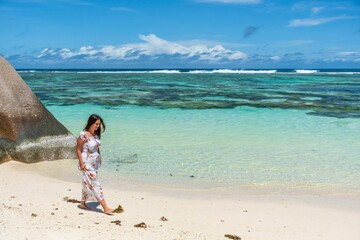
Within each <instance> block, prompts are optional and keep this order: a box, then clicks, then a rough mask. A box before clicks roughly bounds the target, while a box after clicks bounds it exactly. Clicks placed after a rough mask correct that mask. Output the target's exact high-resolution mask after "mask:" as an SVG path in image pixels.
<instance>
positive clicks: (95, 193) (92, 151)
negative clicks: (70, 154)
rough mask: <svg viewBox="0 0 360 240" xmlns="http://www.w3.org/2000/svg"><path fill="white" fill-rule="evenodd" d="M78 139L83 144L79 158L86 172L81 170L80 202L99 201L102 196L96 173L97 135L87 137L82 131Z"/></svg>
mask: <svg viewBox="0 0 360 240" xmlns="http://www.w3.org/2000/svg"><path fill="white" fill-rule="evenodd" d="M79 138H80V139H81V140H82V141H83V142H84V145H83V148H82V150H81V156H82V160H83V162H84V164H85V167H86V170H81V171H82V174H83V177H82V197H81V200H82V201H89V200H97V201H101V200H102V199H104V196H103V192H102V187H101V184H100V182H99V178H98V171H99V168H100V166H101V155H100V152H99V146H100V144H101V142H100V139H99V137H98V136H97V135H95V136H87V135H86V133H85V132H84V131H82V132H80V135H79Z"/></svg>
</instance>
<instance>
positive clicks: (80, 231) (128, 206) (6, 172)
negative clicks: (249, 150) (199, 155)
mask: <svg viewBox="0 0 360 240" xmlns="http://www.w3.org/2000/svg"><path fill="white" fill-rule="evenodd" d="M75 164H76V163H75V162H70V164H69V161H60V162H56V163H55V162H42V163H37V164H31V165H27V164H22V163H18V162H14V161H11V162H8V163H4V164H1V165H0V176H1V179H2V180H1V183H0V189H1V192H2V195H1V201H0V216H1V217H0V239H65V238H66V239H84V238H85V237H93V236H94V235H98V236H99V237H101V238H102V239H129V240H130V239H131V240H133V239H214V240H215V239H228V238H225V237H224V235H225V234H233V235H237V236H239V237H241V239H249V240H251V239H277V240H278V239H295V240H296V239H337V240H338V239H347V240H352V239H354V240H355V239H359V237H360V229H359V228H358V223H359V222H360V201H359V200H360V198H359V196H341V195H337V196H331V195H321V196H320V195H301V194H285V195H284V194H271V195H268V194H249V193H248V194H237V193H234V192H225V191H222V192H219V191H217V190H206V191H201V190H193V191H188V190H184V189H170V188H163V187H154V186H149V185H146V184H143V185H140V184H134V185H133V186H132V184H131V183H130V182H124V183H121V184H120V183H119V184H117V185H116V186H117V187H116V188H114V186H109V185H107V184H106V182H105V183H103V188H104V193H105V198H106V201H107V202H108V204H109V205H110V206H112V207H116V206H117V205H119V204H121V205H122V206H123V207H124V209H125V212H124V213H121V214H115V215H113V216H107V215H105V214H103V213H101V211H100V206H98V204H97V203H90V206H92V207H93V208H94V210H93V211H83V210H81V209H79V208H78V204H77V203H68V202H66V201H64V200H63V198H64V197H68V198H71V199H79V198H80V188H81V185H80V172H78V171H77V170H76V169H74V168H72V167H70V169H68V171H64V169H66V167H67V166H75ZM59 165H62V167H60V169H61V171H56V169H55V168H54V166H59ZM54 169H55V171H54ZM50 176H52V177H50ZM64 179H66V181H65V180H64ZM162 216H164V217H165V218H167V219H168V221H161V220H160V218H161V217H162ZM115 220H120V221H121V226H118V225H115V224H114V223H111V221H115ZM141 222H145V223H146V224H147V225H148V227H147V228H146V229H143V228H135V227H134V225H135V224H138V223H141ZM90 231H91V233H90Z"/></svg>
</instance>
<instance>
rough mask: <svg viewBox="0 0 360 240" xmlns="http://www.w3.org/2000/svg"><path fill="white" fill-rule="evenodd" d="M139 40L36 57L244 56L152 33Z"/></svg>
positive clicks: (215, 58)
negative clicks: (188, 43)
mask: <svg viewBox="0 0 360 240" xmlns="http://www.w3.org/2000/svg"><path fill="white" fill-rule="evenodd" d="M139 38H140V39H141V40H143V41H144V42H143V43H133V44H127V45H123V46H118V47H117V46H112V45H108V46H102V47H99V48H95V47H93V46H83V47H81V48H80V49H79V50H78V51H71V50H70V49H67V48H62V49H60V50H53V49H49V48H45V49H44V50H43V51H42V52H41V53H40V54H39V55H38V56H37V57H38V58H46V57H59V58H61V59H69V58H74V57H81V58H84V59H100V60H106V59H118V60H134V59H139V58H141V57H144V56H145V57H151V58H157V57H161V56H163V57H174V58H176V57H181V58H195V59H198V60H202V61H220V60H225V61H235V60H244V59H246V58H247V54H245V53H243V52H241V51H238V50H230V49H226V48H224V47H223V46H222V45H219V44H218V45H215V46H213V47H209V46H207V45H202V44H197V45H191V46H184V45H181V44H179V43H176V42H170V41H167V40H165V39H161V38H159V37H157V36H156V35H154V34H149V35H140V36H139Z"/></svg>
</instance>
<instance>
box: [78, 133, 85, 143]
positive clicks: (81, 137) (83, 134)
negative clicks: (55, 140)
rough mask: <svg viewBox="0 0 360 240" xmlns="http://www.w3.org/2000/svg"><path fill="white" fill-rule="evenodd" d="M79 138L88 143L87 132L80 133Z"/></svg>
mask: <svg viewBox="0 0 360 240" xmlns="http://www.w3.org/2000/svg"><path fill="white" fill-rule="evenodd" d="M79 138H80V139H81V140H83V141H84V142H86V139H87V134H86V132H85V131H81V132H80V133H79Z"/></svg>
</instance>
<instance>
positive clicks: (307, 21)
mask: <svg viewBox="0 0 360 240" xmlns="http://www.w3.org/2000/svg"><path fill="white" fill-rule="evenodd" d="M349 18H350V17H348V16H346V15H341V16H336V17H328V18H304V19H294V20H291V21H290V23H289V27H304V26H317V25H320V24H324V23H328V22H333V21H336V20H342V19H349Z"/></svg>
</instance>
